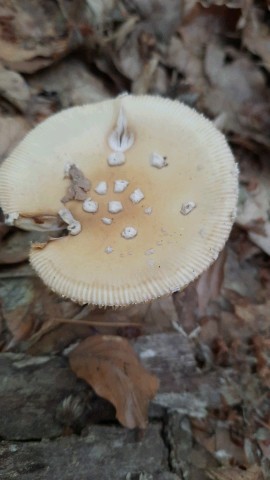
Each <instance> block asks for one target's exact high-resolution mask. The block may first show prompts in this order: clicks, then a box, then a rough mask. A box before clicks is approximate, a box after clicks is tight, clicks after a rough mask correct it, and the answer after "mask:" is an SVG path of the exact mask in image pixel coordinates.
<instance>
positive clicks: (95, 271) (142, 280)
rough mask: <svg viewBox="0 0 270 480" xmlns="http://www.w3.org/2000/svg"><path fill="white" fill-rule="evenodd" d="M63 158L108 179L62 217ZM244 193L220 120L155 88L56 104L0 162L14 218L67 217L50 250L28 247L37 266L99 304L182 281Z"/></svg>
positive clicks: (125, 300) (71, 293) (67, 293)
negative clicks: (156, 93)
mask: <svg viewBox="0 0 270 480" xmlns="http://www.w3.org/2000/svg"><path fill="white" fill-rule="evenodd" d="M153 152H154V153H155V155H154V157H153ZM66 158H71V159H72V162H73V164H74V165H76V166H77V168H78V169H79V170H80V171H81V172H82V173H83V175H84V177H85V178H86V179H88V180H89V185H93V186H94V187H96V186H97V185H99V187H100V182H101V179H102V182H104V183H103V184H102V185H103V186H104V185H106V189H103V188H102V189H101V191H100V188H98V189H97V188H96V190H95V188H92V189H91V191H90V192H89V198H91V200H90V201H91V202H94V203H93V204H92V203H91V205H98V209H94V210H95V212H93V213H92V214H91V215H89V213H88V212H86V211H84V208H83V206H82V201H79V200H76V199H72V200H71V201H68V202H67V203H65V209H66V210H65V211H64V214H65V215H64V221H63V204H62V203H61V198H63V197H64V195H65V192H66V189H67V187H68V185H69V179H68V178H63V172H64V171H65V164H66ZM112 158H113V159H114V160H113V161H112V162H110V161H108V159H112ZM165 158H166V163H165V160H164V159H165ZM149 159H152V160H151V161H149ZM154 166H155V167H157V168H153V167H154ZM163 166H166V168H161V167H163ZM120 179H121V180H120ZM107 187H108V188H107ZM112 192H117V193H114V195H115V198H112V195H113V193H112ZM101 193H102V194H101ZM237 195H238V171H237V168H236V164H235V162H234V158H233V155H232V153H231V150H230V148H229V146H228V144H227V142H226V140H225V138H224V136H223V135H222V134H221V133H220V132H219V131H218V130H217V129H216V128H215V127H214V125H213V123H211V122H210V121H209V120H207V119H206V118H205V117H204V116H203V115H201V114H199V113H197V112H196V111H195V110H192V109H191V108H189V107H187V106H186V105H183V104H181V103H179V102H178V101H172V100H168V99H164V98H159V97H152V96H133V95H127V96H125V97H121V98H120V97H118V98H116V99H112V100H106V101H104V102H101V103H97V104H91V105H85V106H82V107H73V108H70V109H67V110H64V111H62V112H61V113H58V114H56V115H53V116H52V117H50V118H49V119H47V120H45V121H44V122H43V123H41V124H40V125H39V126H37V127H36V128H35V129H34V130H33V131H32V132H31V133H30V134H28V135H27V137H26V138H25V139H24V140H23V141H22V142H21V144H20V145H19V146H18V147H17V148H16V149H15V150H14V152H13V153H12V154H11V155H10V157H9V158H8V159H7V160H5V162H4V163H3V164H2V166H1V168H0V203H1V206H2V208H3V211H4V213H5V214H6V215H7V218H8V219H9V221H10V222H13V223H14V224H15V225H19V226H20V227H22V228H24V227H25V225H26V224H27V225H28V228H29V219H33V218H36V217H38V218H42V217H43V216H44V218H45V217H46V219H47V220H46V221H47V223H48V219H50V218H51V219H52V224H54V229H55V228H56V227H55V224H58V223H57V222H58V220H59V225H60V226H61V228H65V236H62V237H60V238H58V239H57V240H56V241H53V242H52V241H51V242H50V241H49V242H48V243H47V245H46V246H45V247H44V248H43V249H40V248H36V247H35V245H33V246H32V249H31V253H30V261H31V264H32V265H33V267H34V269H35V270H36V271H37V273H38V274H39V275H40V277H41V278H42V279H43V281H44V282H45V283H46V284H47V285H48V286H49V287H50V288H51V289H52V290H54V291H55V292H57V293H58V294H60V295H62V296H64V297H69V298H71V299H73V300H74V301H77V302H79V303H92V304H96V305H99V306H102V305H103V306H109V305H112V306H121V305H128V304H131V303H139V302H143V301H148V300H151V299H154V298H156V297H159V296H162V295H165V294H169V293H170V292H175V291H177V290H181V289H183V288H184V287H186V285H187V284H188V283H189V282H191V281H192V280H194V279H195V278H196V277H198V276H199V275H200V274H201V273H202V272H203V271H204V270H206V269H207V268H208V267H209V266H210V265H211V263H212V262H214V260H216V258H217V256H218V254H219V252H220V251H221V249H222V248H223V246H224V244H225V242H226V240H227V238H228V235H229V233H230V230H231V227H232V224H233V221H234V218H235V212H236V203H237ZM116 197H117V198H116ZM132 199H133V201H132ZM110 202H113V203H110ZM117 202H119V203H117ZM87 203H89V201H87ZM108 205H110V208H109V212H111V207H112V205H113V208H114V207H115V206H118V207H119V208H120V206H121V209H120V210H119V209H118V208H117V210H118V213H117V215H115V214H114V213H113V221H111V219H109V218H108ZM67 211H68V212H70V215H69V214H68V213H67ZM58 212H61V215H62V217H61V215H59V214H58ZM72 219H73V220H72ZM67 220H68V221H67ZM74 222H75V225H76V226H77V227H78V226H79V227H80V228H78V229H77V230H78V233H77V230H76V234H74V231H73V232H72V229H73V228H74V227H72V229H71V228H70V227H71V226H72V225H74ZM76 222H77V223H76ZM47 223H46V225H47ZM30 225H31V228H33V229H35V228H36V224H35V222H31V221H30ZM67 225H68V227H69V229H67ZM49 227H50V225H48V226H47V228H48V230H49V229H50V228H49ZM25 228H27V227H25ZM59 228H60V227H59ZM79 230H80V231H79ZM72 233H73V234H72ZM108 253H109V255H108ZM149 255H150V257H151V261H150V258H149Z"/></svg>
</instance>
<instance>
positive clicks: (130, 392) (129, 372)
mask: <svg viewBox="0 0 270 480" xmlns="http://www.w3.org/2000/svg"><path fill="white" fill-rule="evenodd" d="M69 361H70V366H71V369H72V370H73V372H74V373H75V374H76V375H77V376H78V377H79V378H82V379H83V380H85V381H86V382H87V383H89V385H91V387H92V388H93V389H94V390H95V392H96V393H97V395H99V396H101V397H103V398H105V399H106V400H108V401H110V402H111V403H112V404H113V405H114V407H115V409H116V417H117V419H118V420H119V422H120V423H121V424H122V425H124V426H125V427H127V428H136V427H137V428H141V429H144V428H146V426H147V410H148V404H149V401H150V400H151V399H152V398H153V397H154V396H155V394H156V392H157V390H158V387H159V381H158V379H157V378H156V377H155V376H153V375H151V374H149V373H148V372H147V371H146V370H145V369H144V367H143V366H142V365H141V364H140V362H139V360H138V357H137V355H136V354H135V352H134V351H133V349H132V347H131V345H130V344H129V343H128V341H127V340H125V339H123V338H121V337H117V336H111V335H96V336H93V337H89V338H87V339H86V340H84V341H83V342H81V343H80V345H79V346H78V347H77V348H75V350H73V352H72V353H71V354H70V356H69Z"/></svg>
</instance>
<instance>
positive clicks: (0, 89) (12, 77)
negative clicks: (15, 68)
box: [0, 67, 30, 112]
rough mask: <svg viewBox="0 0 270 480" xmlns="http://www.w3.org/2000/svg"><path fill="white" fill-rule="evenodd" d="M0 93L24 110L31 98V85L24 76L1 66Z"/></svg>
mask: <svg viewBox="0 0 270 480" xmlns="http://www.w3.org/2000/svg"><path fill="white" fill-rule="evenodd" d="M0 95H1V96H2V97H3V98H6V99H7V100H8V101H9V102H10V103H11V104H12V105H14V106H15V107H16V108H18V109H19V110H21V111H22V112H23V111H25V110H26V107H27V104H28V101H29V99H30V91H29V87H28V85H27V83H26V81H25V80H24V78H23V77H22V76H21V75H20V74H19V73H17V72H12V71H11V70H7V69H6V68H3V67H0Z"/></svg>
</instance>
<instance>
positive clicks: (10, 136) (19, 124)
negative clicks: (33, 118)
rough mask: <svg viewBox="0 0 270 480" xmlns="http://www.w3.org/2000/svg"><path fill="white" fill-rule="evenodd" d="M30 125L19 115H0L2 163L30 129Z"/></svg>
mask: <svg viewBox="0 0 270 480" xmlns="http://www.w3.org/2000/svg"><path fill="white" fill-rule="evenodd" d="M29 129H30V125H29V124H28V122H27V121H26V120H25V119H24V118H23V117H20V116H19V115H16V116H13V117H10V116H0V140H1V141H0V163H1V161H2V160H3V159H4V158H5V156H6V155H8V154H9V152H11V150H12V149H13V148H14V147H16V145H17V144H18V143H19V142H20V141H21V140H22V138H23V137H24V136H25V135H26V133H27V132H28V131H29Z"/></svg>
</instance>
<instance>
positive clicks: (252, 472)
mask: <svg viewBox="0 0 270 480" xmlns="http://www.w3.org/2000/svg"><path fill="white" fill-rule="evenodd" d="M208 476H209V478H210V479H211V480H263V475H262V470H261V468H260V467H258V465H252V466H251V467H250V468H248V469H247V470H242V469H240V468H238V467H228V468H217V469H213V470H211V471H210V472H209V473H208Z"/></svg>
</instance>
